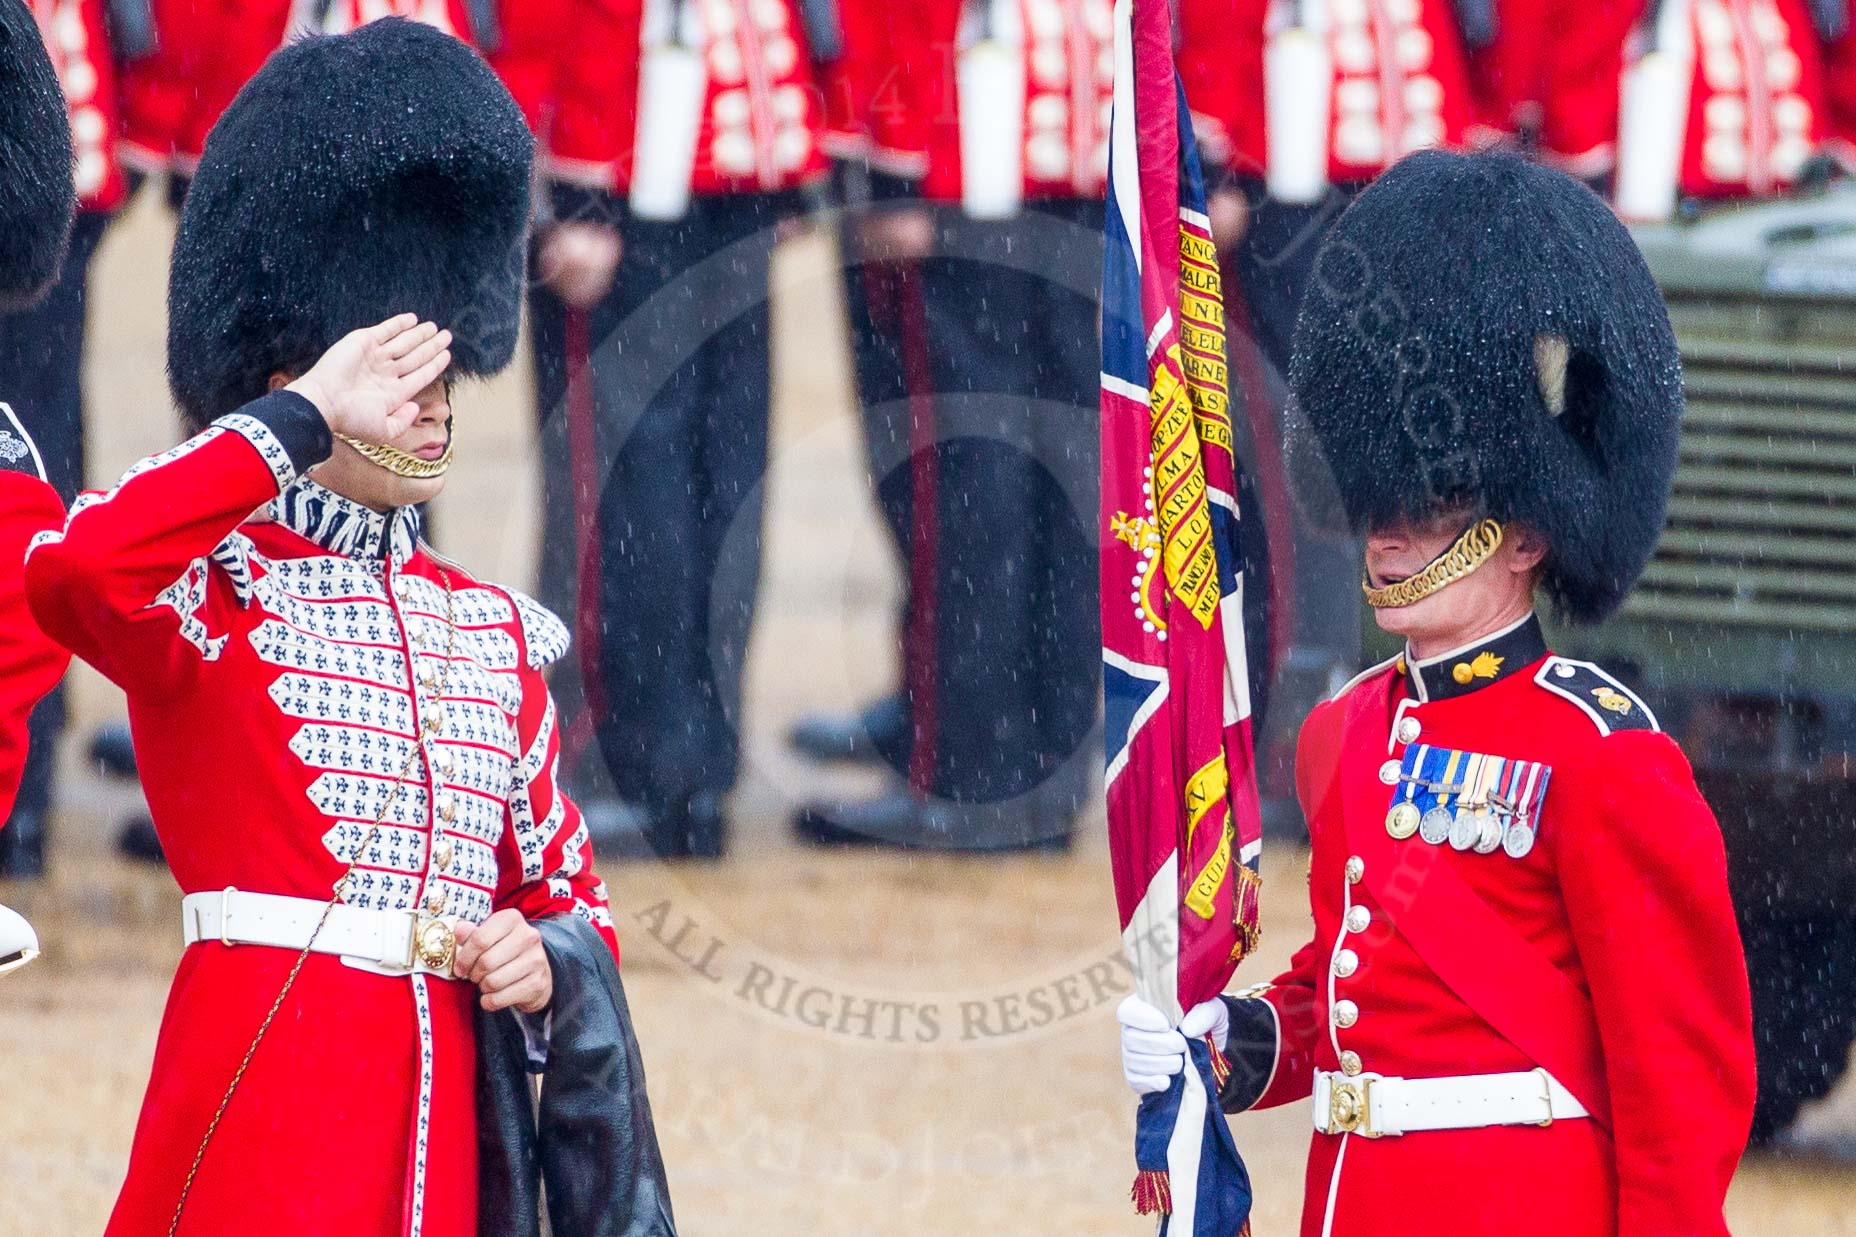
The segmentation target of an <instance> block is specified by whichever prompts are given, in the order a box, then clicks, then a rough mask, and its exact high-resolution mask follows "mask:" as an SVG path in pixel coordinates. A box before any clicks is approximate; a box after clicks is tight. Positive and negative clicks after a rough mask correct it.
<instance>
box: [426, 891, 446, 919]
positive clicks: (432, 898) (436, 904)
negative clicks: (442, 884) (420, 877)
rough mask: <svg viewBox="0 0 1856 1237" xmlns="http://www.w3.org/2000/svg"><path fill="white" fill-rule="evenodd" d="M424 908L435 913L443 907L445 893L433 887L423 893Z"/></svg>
mask: <svg viewBox="0 0 1856 1237" xmlns="http://www.w3.org/2000/svg"><path fill="white" fill-rule="evenodd" d="M425 909H426V910H428V911H431V912H432V913H433V914H434V915H436V914H437V913H438V912H439V911H442V910H444V909H445V895H444V894H442V893H440V892H439V891H438V890H436V889H434V890H432V892H430V893H428V894H426V895H425Z"/></svg>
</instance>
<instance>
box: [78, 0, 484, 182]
mask: <svg viewBox="0 0 1856 1237" xmlns="http://www.w3.org/2000/svg"><path fill="white" fill-rule="evenodd" d="M487 2H488V0H486V3H487ZM99 7H101V6H100V4H99ZM150 7H151V10H152V13H153V17H154V25H155V35H156V47H155V50H154V51H152V52H151V53H149V54H148V55H146V56H140V57H136V58H134V59H132V60H130V61H129V62H128V63H127V64H125V65H124V66H123V83H122V93H123V111H124V124H123V136H122V157H123V159H124V161H125V162H127V163H129V164H130V165H131V166H134V167H137V168H140V169H141V170H143V171H149V172H157V171H165V170H168V169H170V168H172V169H174V170H176V171H178V172H181V173H182V174H184V175H191V174H192V171H193V168H194V166H195V165H196V164H198V163H199V161H200V152H201V151H202V150H204V149H205V148H206V135H207V134H208V133H209V132H211V131H212V127H213V124H214V122H215V121H217V120H218V119H219V114H220V113H221V112H223V111H225V109H226V105H227V104H228V103H230V102H232V97H233V96H234V95H236V94H237V93H238V92H239V88H240V87H242V86H243V85H244V84H245V83H246V82H247V81H249V80H250V79H251V76H252V74H254V73H256V72H257V71H258V69H259V68H260V66H262V65H263V64H264V62H265V60H266V59H267V58H268V57H269V56H270V54H271V53H272V52H274V51H276V50H277V49H278V48H279V47H281V46H282V45H283V43H284V41H285V39H286V38H287V37H288V36H289V34H290V32H291V31H293V30H319V31H322V32H325V33H329V34H339V33H341V32H343V31H346V30H352V29H353V28H354V27H355V26H357V25H360V24H362V23H363V22H367V21H372V20H374V19H376V18H380V17H388V16H398V17H410V18H413V19H415V20H418V21H423V22H425V23H426V24H428V25H433V26H437V27H438V28H439V29H441V30H448V31H450V32H451V33H453V34H456V35H457V36H458V37H460V38H462V39H464V40H465V41H466V42H473V41H474V33H475V31H474V25H473V18H472V13H473V7H472V6H471V5H470V4H468V3H466V2H465V0H150ZM477 20H479V21H481V20H482V19H481V18H479V19H477Z"/></svg>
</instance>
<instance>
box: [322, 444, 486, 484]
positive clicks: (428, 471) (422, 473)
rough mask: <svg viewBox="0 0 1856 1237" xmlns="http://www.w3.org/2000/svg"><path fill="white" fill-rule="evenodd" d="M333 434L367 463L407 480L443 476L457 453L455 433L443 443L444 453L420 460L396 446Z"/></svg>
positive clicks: (424, 479)
mask: <svg viewBox="0 0 1856 1237" xmlns="http://www.w3.org/2000/svg"><path fill="white" fill-rule="evenodd" d="M335 436H336V437H337V438H339V439H341V440H342V441H343V442H345V443H347V444H348V445H349V446H351V447H353V448H354V449H355V450H356V451H357V452H359V453H360V456H361V458H362V459H364V460H366V461H367V462H368V463H370V464H373V465H376V466H377V467H380V468H384V469H386V470H387V471H388V472H390V473H392V474H393V475H394V476H396V477H405V478H406V479H407V480H409V481H429V480H431V479H432V478H433V477H442V476H444V475H445V474H446V473H447V472H449V471H450V470H451V459H452V457H453V456H454V455H456V454H457V449H458V440H457V435H456V434H455V433H453V435H452V436H451V439H450V441H448V442H447V443H446V444H445V453H444V454H443V455H441V456H439V457H438V458H437V459H435V460H422V459H420V458H419V457H418V456H416V455H411V454H408V453H407V452H405V451H401V450H400V449H399V448H397V447H383V446H381V445H379V444H378V443H372V442H362V441H361V440H360V439H359V438H350V437H348V435H346V434H337V435H335Z"/></svg>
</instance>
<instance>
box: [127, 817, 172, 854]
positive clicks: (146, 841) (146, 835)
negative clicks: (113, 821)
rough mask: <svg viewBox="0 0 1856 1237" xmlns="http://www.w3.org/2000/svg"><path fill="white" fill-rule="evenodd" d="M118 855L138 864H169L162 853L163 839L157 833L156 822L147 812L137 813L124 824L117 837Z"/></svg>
mask: <svg viewBox="0 0 1856 1237" xmlns="http://www.w3.org/2000/svg"><path fill="white" fill-rule="evenodd" d="M116 853H117V854H119V855H121V856H122V857H123V858H124V859H133V860H135V861H136V862H137V863H166V862H167V856H166V855H164V854H163V853H162V851H161V839H160V837H158V836H157V835H156V833H155V822H154V821H152V820H150V819H149V818H148V813H146V812H137V813H136V814H135V815H133V816H131V817H130V818H129V819H128V820H126V821H124V822H123V825H122V830H121V831H120V832H119V833H117V835H116Z"/></svg>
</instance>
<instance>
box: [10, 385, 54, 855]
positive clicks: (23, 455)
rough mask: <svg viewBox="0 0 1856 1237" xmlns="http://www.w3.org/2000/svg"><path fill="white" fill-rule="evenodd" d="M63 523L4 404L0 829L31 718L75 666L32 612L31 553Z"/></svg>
mask: <svg viewBox="0 0 1856 1237" xmlns="http://www.w3.org/2000/svg"><path fill="white" fill-rule="evenodd" d="M63 523H64V504H63V503H61V502H59V501H58V494H57V491H55V490H53V489H52V487H51V486H49V485H47V484H45V477H44V473H43V470H42V469H41V467H40V463H39V458H38V453H37V451H36V450H35V449H34V447H33V445H32V440H31V439H30V438H28V437H27V436H26V431H25V430H24V429H22V428H21V427H20V424H19V422H18V421H17V420H15V419H14V417H13V410H12V409H11V408H8V407H7V406H6V405H5V404H0V824H4V823H5V822H6V818H7V816H8V815H9V814H10V813H11V812H12V810H13V796H15V795H16V794H18V793H19V779H20V777H21V776H22V775H24V773H25V771H26V718H27V715H29V714H30V713H31V712H32V706H34V705H36V704H37V703H38V702H39V701H40V700H41V699H43V698H44V696H45V693H46V692H48V691H50V690H51V689H52V688H53V687H55V686H56V685H57V683H58V680H59V679H61V678H63V677H64V668H65V666H67V665H68V664H70V661H71V655H70V654H69V653H67V652H65V650H63V649H62V648H60V647H58V645H57V644H55V643H53V642H52V641H51V640H49V639H47V638H46V637H45V635H44V634H43V633H41V632H40V631H39V627H38V624H37V623H35V622H33V621H32V614H31V612H30V611H28V610H27V608H26V583H25V563H26V547H27V546H28V545H29V544H30V543H31V541H32V539H33V538H34V537H35V536H37V535H38V534H40V533H42V532H45V531H47V530H54V529H57V528H59V527H60V526H61V525H63Z"/></svg>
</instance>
